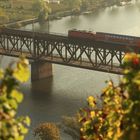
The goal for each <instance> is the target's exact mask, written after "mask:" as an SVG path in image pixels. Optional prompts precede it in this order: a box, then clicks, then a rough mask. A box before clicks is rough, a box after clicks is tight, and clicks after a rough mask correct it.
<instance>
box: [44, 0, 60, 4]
mask: <svg viewBox="0 0 140 140" xmlns="http://www.w3.org/2000/svg"><path fill="white" fill-rule="evenodd" d="M44 1H46V2H47V3H57V4H60V0H44Z"/></svg>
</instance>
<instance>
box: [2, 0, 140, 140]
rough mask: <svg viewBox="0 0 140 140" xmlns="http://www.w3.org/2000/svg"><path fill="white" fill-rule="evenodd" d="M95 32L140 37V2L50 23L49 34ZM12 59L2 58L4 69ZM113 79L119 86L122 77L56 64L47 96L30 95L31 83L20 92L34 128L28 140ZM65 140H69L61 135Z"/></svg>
mask: <svg viewBox="0 0 140 140" xmlns="http://www.w3.org/2000/svg"><path fill="white" fill-rule="evenodd" d="M32 27H34V30H36V31H43V32H44V31H48V24H47V23H46V24H44V25H41V26H40V25H39V24H38V23H36V24H34V26H32V25H27V26H25V27H22V29H25V30H27V29H28V30H32ZM72 28H76V29H81V30H94V31H101V32H110V33H119V34H128V35H136V36H140V0H137V1H136V2H135V1H133V4H131V5H126V6H122V7H117V6H113V7H108V8H105V9H102V10H100V11H98V12H95V13H91V14H86V15H80V16H73V17H71V16H68V17H64V18H62V19H60V20H54V21H50V23H49V31H50V32H56V33H63V34H67V32H68V30H69V29H72ZM11 60H12V59H11V58H8V57H3V59H2V65H5V61H6V62H10V61H11ZM109 79H113V81H114V82H115V83H117V82H118V81H119V79H120V76H119V75H115V74H108V73H103V72H97V71H92V70H85V69H79V68H73V67H68V66H61V65H56V64H55V65H54V64H53V78H51V79H48V80H47V81H45V82H44V85H45V86H46V87H47V88H46V91H45V92H34V91H31V88H30V87H31V81H30V80H29V81H28V82H27V83H26V84H25V85H23V86H22V87H21V88H22V90H23V92H24V101H23V102H22V104H21V105H20V107H19V114H20V115H29V116H30V118H31V120H32V124H31V127H30V133H29V134H28V135H27V137H26V139H27V140H33V139H34V138H33V136H32V132H33V128H34V127H36V126H37V125H38V124H39V123H41V122H48V121H49V122H59V121H60V120H61V116H66V115H67V116H72V115H74V114H75V113H76V112H77V111H78V109H79V108H80V107H82V106H84V105H85V101H86V98H87V97H88V96H89V95H94V96H96V97H97V96H99V95H100V93H101V91H102V89H103V88H104V87H105V85H106V84H105V81H106V80H109ZM62 137H63V138H62V139H63V140H70V138H69V137H68V136H66V135H64V134H62Z"/></svg>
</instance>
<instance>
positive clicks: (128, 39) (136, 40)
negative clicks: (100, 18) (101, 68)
mask: <svg viewBox="0 0 140 140" xmlns="http://www.w3.org/2000/svg"><path fill="white" fill-rule="evenodd" d="M96 41H107V42H118V43H125V44H129V45H136V46H140V37H135V36H128V35H119V34H111V33H104V32H96Z"/></svg>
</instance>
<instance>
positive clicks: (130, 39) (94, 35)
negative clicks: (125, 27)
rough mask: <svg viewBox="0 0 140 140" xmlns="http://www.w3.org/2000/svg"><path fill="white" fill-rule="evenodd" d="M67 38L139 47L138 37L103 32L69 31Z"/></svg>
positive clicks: (139, 39) (139, 38)
mask: <svg viewBox="0 0 140 140" xmlns="http://www.w3.org/2000/svg"><path fill="white" fill-rule="evenodd" d="M68 37H69V38H73V39H74V38H75V39H86V40H90V41H92V40H93V41H104V42H114V43H124V44H129V45H135V46H139V47H140V37H135V36H128V35H120V34H112V33H104V32H92V31H82V30H76V29H73V30H69V31H68Z"/></svg>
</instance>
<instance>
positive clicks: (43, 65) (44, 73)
mask: <svg viewBox="0 0 140 140" xmlns="http://www.w3.org/2000/svg"><path fill="white" fill-rule="evenodd" d="M51 76H52V64H51V63H47V62H42V61H34V62H32V63H31V81H32V82H35V81H39V80H43V79H46V78H48V77H51Z"/></svg>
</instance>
